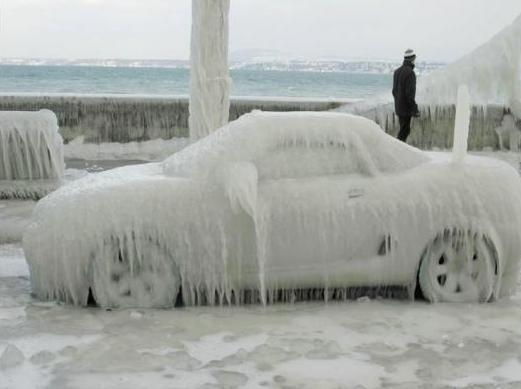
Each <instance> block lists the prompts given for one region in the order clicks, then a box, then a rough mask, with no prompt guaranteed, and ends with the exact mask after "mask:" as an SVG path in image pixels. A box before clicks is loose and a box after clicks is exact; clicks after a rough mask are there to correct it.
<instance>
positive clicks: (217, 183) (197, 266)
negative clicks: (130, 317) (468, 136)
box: [24, 112, 521, 307]
mask: <svg viewBox="0 0 521 389" xmlns="http://www.w3.org/2000/svg"><path fill="white" fill-rule="evenodd" d="M455 167H457V168H455ZM492 181H493V182H494V183H495V185H490V182H492ZM24 250H25V253H26V258H27V261H28V264H29V266H30V272H31V283H32V287H33V291H34V293H35V294H36V295H37V296H38V297H39V298H41V299H51V300H53V299H59V300H64V301H68V302H71V303H74V304H80V305H85V304H87V302H88V301H89V294H91V295H92V297H93V298H94V299H95V300H96V302H97V303H98V304H99V305H101V306H117V307H124V306H141V307H151V306H155V307H158V306H172V305H174V303H176V302H178V303H179V302H182V303H184V304H214V303H221V304H226V303H230V304H241V303H247V302H256V301H262V302H265V303H270V302H274V301H293V300H294V299H298V298H299V297H302V296H308V297H309V296H314V295H315V294H318V295H320V296H321V297H322V298H323V299H325V300H327V299H329V298H342V296H345V293H346V292H347V289H346V288H348V287H359V286H381V285H398V286H406V287H407V288H408V289H409V291H410V292H411V294H413V292H414V290H415V285H416V281H417V279H418V278H417V277H418V275H419V280H420V285H421V288H422V290H423V292H424V294H425V295H426V296H427V297H428V298H429V299H430V300H432V301H439V300H442V301H487V300H488V299H489V298H491V297H499V296H503V295H508V294H510V293H511V292H512V290H513V288H514V287H515V285H516V280H517V277H518V274H519V261H520V258H521V182H520V180H519V177H518V174H517V172H516V171H515V170H514V169H513V168H511V167H510V166H508V165H506V164H504V163H502V162H500V161H497V160H492V159H486V158H478V157H466V158H465V159H464V161H463V162H462V163H458V165H457V166H455V165H454V163H453V162H452V161H451V158H450V157H449V156H448V155H446V154H437V153H425V152H422V151H420V150H418V149H415V148H413V147H410V146H408V145H406V144H404V143H402V142H399V141H397V140H396V139H394V138H392V137H390V136H388V135H386V134H385V133H384V132H383V131H381V128H380V127H379V126H377V125H376V124H375V123H374V122H372V121H370V120H367V119H365V118H362V117H358V116H352V115H347V114H338V113H336V114H335V113H312V112H303V113H264V112H253V113H251V114H247V115H244V116H243V117H241V118H240V119H238V120H236V121H234V122H231V123H229V124H228V125H226V126H224V127H222V128H221V129H219V130H217V131H216V132H214V133H212V134H210V135H209V136H207V137H205V138H203V139H201V140H200V141H198V142H196V143H193V144H191V145H190V146H188V147H186V148H185V149H183V150H182V151H180V152H178V153H176V154H174V155H173V156H172V157H170V158H168V159H167V160H165V162H164V163H162V164H155V163H152V164H146V165H141V166H129V167H124V168H119V169H114V170H112V171H107V172H104V173H101V174H97V175H92V176H87V177H85V178H83V179H80V180H77V181H75V182H72V183H71V184H69V185H66V186H64V187H62V188H60V189H58V190H57V191H56V192H53V193H51V194H50V195H49V196H47V197H46V198H44V199H43V200H41V201H40V202H39V203H38V205H37V207H36V209H35V211H34V214H33V222H32V223H31V225H30V227H29V228H28V230H27V231H26V234H25V236H24ZM420 264H422V265H421V266H420ZM419 269H420V271H419ZM89 291H90V292H89ZM310 291H311V292H310Z"/></svg>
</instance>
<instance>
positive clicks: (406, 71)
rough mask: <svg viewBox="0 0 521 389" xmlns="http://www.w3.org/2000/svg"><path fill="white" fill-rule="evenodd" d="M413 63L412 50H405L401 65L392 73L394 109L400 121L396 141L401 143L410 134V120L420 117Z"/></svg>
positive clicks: (414, 56) (414, 59)
mask: <svg viewBox="0 0 521 389" xmlns="http://www.w3.org/2000/svg"><path fill="white" fill-rule="evenodd" d="M415 61H416V54H415V53H414V50H411V49H407V50H406V51H405V55H404V59H403V65H402V66H400V67H399V68H398V69H396V71H395V72H394V83H393V96H394V108H395V112H396V115H398V118H399V120H400V132H399V133H398V139H400V140H401V141H402V142H407V137H408V136H409V134H410V132H411V118H412V117H419V116H420V111H418V105H417V104H416V74H415V73H414V62H415Z"/></svg>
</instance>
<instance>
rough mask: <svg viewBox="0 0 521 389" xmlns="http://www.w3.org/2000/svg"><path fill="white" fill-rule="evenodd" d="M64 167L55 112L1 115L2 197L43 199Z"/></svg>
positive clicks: (6, 113)
mask: <svg viewBox="0 0 521 389" xmlns="http://www.w3.org/2000/svg"><path fill="white" fill-rule="evenodd" d="M64 168H65V164H64V160H63V141H62V138H61V136H60V134H59V133H58V122H57V119H56V115H55V114H54V113H53V112H51V111H48V110H41V111H38V112H15V111H11V112H8V111H4V112H0V197H3V198H10V197H20V198H25V197H31V198H38V197H41V196H43V195H45V194H46V193H47V192H49V191H50V190H52V189H54V188H55V187H56V185H57V183H58V181H59V180H60V179H61V177H62V176H63V172H64Z"/></svg>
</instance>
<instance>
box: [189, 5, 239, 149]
mask: <svg viewBox="0 0 521 389" xmlns="http://www.w3.org/2000/svg"><path fill="white" fill-rule="evenodd" d="M229 10H230V0H192V38H191V39H192V41H191V49H190V50H191V51H190V116H189V127H190V137H191V138H192V139H193V140H197V139H200V138H203V137H205V136H206V135H208V134H210V133H211V132H212V131H214V130H216V129H217V128H219V127H221V126H223V125H224V124H226V123H227V122H228V115H229V109H230V84H231V81H230V76H229V71H228V36H229V22H228V15H229Z"/></svg>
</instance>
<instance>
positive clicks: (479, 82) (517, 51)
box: [418, 15, 521, 117]
mask: <svg viewBox="0 0 521 389" xmlns="http://www.w3.org/2000/svg"><path fill="white" fill-rule="evenodd" d="M461 84H466V85H467V86H468V87H469V91H470V95H471V96H472V99H473V100H472V102H473V103H474V104H482V105H486V104H490V103H499V104H504V105H506V106H508V107H510V108H511V109H512V110H513V112H514V113H515V115H516V116H517V117H521V15H519V16H518V17H517V18H516V19H515V20H514V22H513V23H512V24H511V25H510V26H508V27H507V28H505V29H504V30H502V31H501V32H499V33H498V34H497V35H496V36H494V37H493V38H492V39H491V40H490V41H489V42H487V43H485V44H484V45H482V46H480V47H479V48H477V49H476V50H474V51H472V52H471V53H469V54H467V55H465V56H464V57H462V58H461V59H460V60H458V61H456V62H454V63H452V64H449V65H448V66H447V67H446V68H443V69H439V70H437V71H435V72H433V73H431V74H430V75H428V76H426V77H424V78H422V79H421V80H420V82H419V85H418V97H419V100H420V102H423V103H426V104H430V105H443V104H454V103H455V101H456V93H457V88H458V86H459V85H461Z"/></svg>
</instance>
